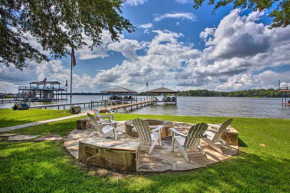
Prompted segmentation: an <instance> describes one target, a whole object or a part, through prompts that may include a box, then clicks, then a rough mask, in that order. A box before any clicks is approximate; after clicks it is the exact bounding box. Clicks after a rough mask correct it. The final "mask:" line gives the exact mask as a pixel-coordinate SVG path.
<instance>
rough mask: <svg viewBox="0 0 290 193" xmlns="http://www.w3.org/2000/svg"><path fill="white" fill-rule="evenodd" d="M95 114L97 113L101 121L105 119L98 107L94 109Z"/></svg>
mask: <svg viewBox="0 0 290 193" xmlns="http://www.w3.org/2000/svg"><path fill="white" fill-rule="evenodd" d="M93 110H94V112H95V114H96V115H97V119H98V120H100V121H104V119H103V117H102V115H101V113H100V112H99V111H98V109H93Z"/></svg>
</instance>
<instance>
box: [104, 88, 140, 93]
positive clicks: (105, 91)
mask: <svg viewBox="0 0 290 193" xmlns="http://www.w3.org/2000/svg"><path fill="white" fill-rule="evenodd" d="M101 92H104V93H137V92H136V91H134V90H130V89H127V88H123V87H117V88H112V89H108V90H104V91H101Z"/></svg>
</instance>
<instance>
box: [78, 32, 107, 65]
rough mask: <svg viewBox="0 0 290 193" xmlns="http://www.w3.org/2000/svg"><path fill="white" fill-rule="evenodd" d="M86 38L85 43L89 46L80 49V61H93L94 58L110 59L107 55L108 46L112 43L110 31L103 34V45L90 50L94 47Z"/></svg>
mask: <svg viewBox="0 0 290 193" xmlns="http://www.w3.org/2000/svg"><path fill="white" fill-rule="evenodd" d="M83 37H84V42H86V43H87V46H83V48H81V49H78V50H77V51H76V54H77V55H78V58H79V59H80V60H87V59H93V58H105V57H108V56H109V55H108V54H107V50H108V48H107V46H108V44H109V43H111V42H112V40H111V36H110V33H109V31H107V30H105V31H103V33H102V39H101V41H102V44H101V45H98V46H95V47H94V48H93V49H91V48H89V46H90V45H92V41H91V40H90V39H89V37H87V36H85V35H84V34H83Z"/></svg>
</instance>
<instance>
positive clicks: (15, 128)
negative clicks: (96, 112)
mask: <svg viewBox="0 0 290 193" xmlns="http://www.w3.org/2000/svg"><path fill="white" fill-rule="evenodd" d="M88 112H89V113H92V112H93V111H92V110H90V111H88ZM85 115H87V112H85V113H80V114H77V115H70V116H67V117H61V118H57V119H50V120H44V121H38V122H34V123H27V124H23V125H16V126H12V127H3V128H0V133H4V132H8V131H13V130H17V129H22V128H27V127H33V126H37V125H42V124H45V123H51V122H56V121H62V120H66V119H73V118H76V117H82V116H85Z"/></svg>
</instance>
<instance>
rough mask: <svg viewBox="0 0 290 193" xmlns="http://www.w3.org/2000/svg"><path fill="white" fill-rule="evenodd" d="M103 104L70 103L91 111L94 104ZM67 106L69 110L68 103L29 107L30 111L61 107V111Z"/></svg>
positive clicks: (94, 102) (97, 103)
mask: <svg viewBox="0 0 290 193" xmlns="http://www.w3.org/2000/svg"><path fill="white" fill-rule="evenodd" d="M103 103H104V101H90V102H84V103H72V105H84V107H86V105H87V106H89V107H91V109H92V108H93V107H94V106H95V104H96V105H97V106H98V105H102V104H103ZM66 106H68V107H69V108H70V103H65V104H52V105H38V106H32V107H29V108H30V109H46V108H52V107H57V109H59V108H60V107H63V109H65V107H66Z"/></svg>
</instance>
